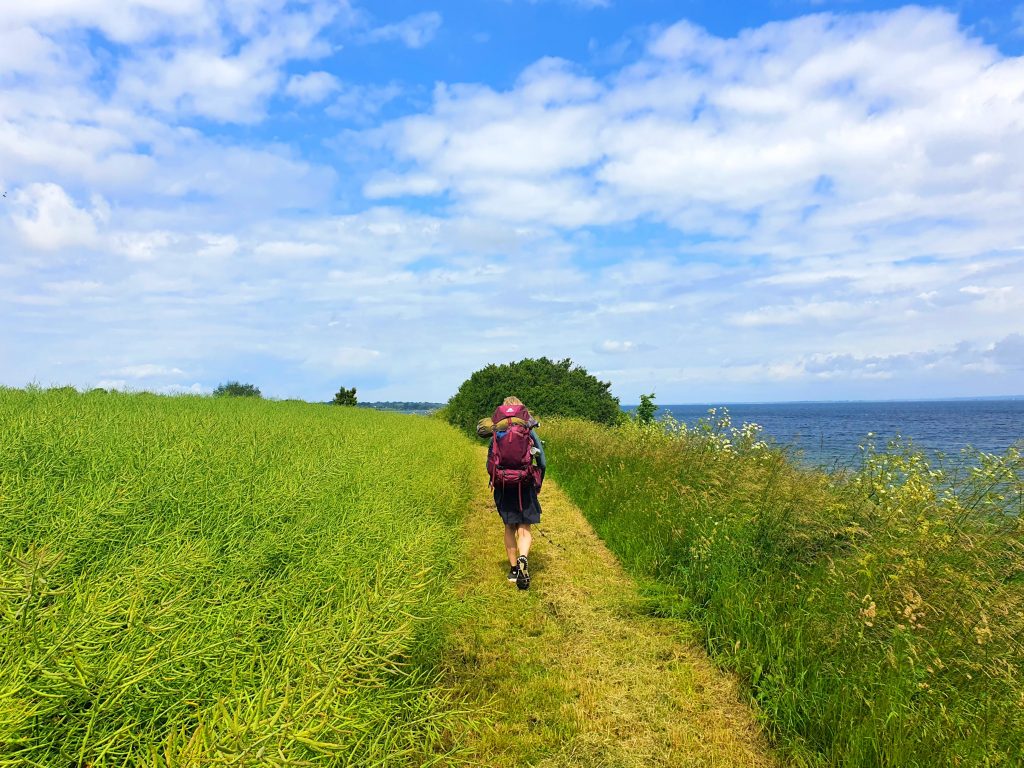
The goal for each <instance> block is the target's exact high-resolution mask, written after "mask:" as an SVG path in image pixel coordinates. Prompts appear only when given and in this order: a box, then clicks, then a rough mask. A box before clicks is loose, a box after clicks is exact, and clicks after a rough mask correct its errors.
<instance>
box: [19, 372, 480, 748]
mask: <svg viewBox="0 0 1024 768" xmlns="http://www.w3.org/2000/svg"><path fill="white" fill-rule="evenodd" d="M414 418H415V417H403V416H397V415H391V414H381V413H374V412H369V411H364V410H357V409H345V408H329V407H324V406H315V405H306V404H300V403H268V402H261V401H251V400H245V399H210V398H164V397H157V396H151V395H117V394H105V393H96V394H89V395H78V394H77V393H74V392H73V391H66V390H62V391H50V392H40V391H16V390H0V435H2V440H0V765H8V766H14V765H17V766H27V765H37V766H58V765H59V766H69V765H70V766H78V767H84V766H123V765H148V766H192V765H203V766H206V765H246V766H254V765H361V766H363V765H365V766H372V765H405V764H408V765H423V764H433V763H435V762H442V763H447V762H451V763H457V762H458V760H457V758H456V757H453V756H452V755H453V748H454V746H455V745H453V744H451V743H449V741H450V738H449V736H448V734H449V733H450V731H451V729H452V728H453V727H455V726H457V725H458V726H460V727H461V726H462V725H465V723H464V721H465V720H466V719H467V718H468V717H469V715H468V714H466V713H462V712H460V711H459V708H458V706H457V705H455V704H454V703H453V702H452V701H450V700H449V699H448V696H447V695H446V693H445V692H444V691H443V690H441V689H440V688H439V687H438V686H437V685H436V676H435V672H434V661H435V659H436V653H437V651H438V645H439V642H440V641H441V638H442V634H443V632H444V630H445V628H446V627H447V626H448V624H449V622H450V621H451V620H452V619H453V618H454V616H455V613H456V611H457V606H456V603H455V600H454V598H453V596H452V594H450V593H449V591H448V589H447V587H446V583H445V581H446V575H447V572H448V571H449V570H450V569H451V568H452V567H453V564H454V562H455V558H456V557H457V556H458V550H457V547H458V533H457V532H458V526H457V523H458V522H459V520H460V517H461V516H462V514H463V510H464V509H465V508H466V504H467V500H468V488H469V483H468V482H467V480H468V478H469V477H470V476H472V477H474V478H475V477H476V475H477V474H478V472H479V467H477V466H476V464H477V462H476V460H475V455H474V453H473V450H472V447H471V445H470V443H469V442H468V441H466V440H464V439H463V438H462V437H461V436H459V435H457V434H456V432H455V430H453V429H451V428H450V427H447V426H445V425H443V424H441V423H440V422H438V421H436V420H427V419H416V420H413V419H414ZM424 435H426V437H424Z"/></svg>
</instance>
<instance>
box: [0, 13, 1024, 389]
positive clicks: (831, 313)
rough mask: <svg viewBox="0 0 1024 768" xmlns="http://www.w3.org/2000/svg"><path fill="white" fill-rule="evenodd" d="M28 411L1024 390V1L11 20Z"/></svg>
mask: <svg viewBox="0 0 1024 768" xmlns="http://www.w3.org/2000/svg"><path fill="white" fill-rule="evenodd" d="M0 193H2V195H3V197H2V198H0V330H2V333H0V384H2V385H8V386H24V385H26V384H29V383H33V382H34V383H36V384H39V385H42V386H51V385H73V386H76V387H79V388H83V389H85V388H90V387H104V388H118V389H128V390H149V391H154V392H163V393H188V392H209V391H211V390H212V389H213V388H214V387H216V386H217V384H219V383H221V382H225V381H229V380H238V381H242V382H248V383H253V384H255V385H256V386H258V387H259V388H260V389H261V390H262V392H263V394H264V395H265V396H270V397H278V398H301V399H305V400H311V401H322V400H329V399H330V398H331V397H332V395H333V394H334V392H336V391H337V390H338V388H339V387H341V386H345V387H352V386H355V387H357V389H358V396H359V399H360V400H362V401H367V400H428V401H444V400H447V399H448V398H449V397H450V396H451V395H452V394H453V393H454V392H455V391H456V390H457V388H458V387H459V385H460V384H461V383H462V382H463V381H464V380H465V379H466V378H467V377H468V376H469V375H470V374H471V373H472V372H473V371H475V370H477V369H479V368H481V367H483V366H484V365H487V364H488V363H504V362H510V361H514V360H519V359H522V358H526V357H540V356H542V355H543V356H547V357H550V358H552V359H558V360H560V359H564V358H571V359H572V360H573V361H574V362H575V363H577V364H579V365H582V366H583V367H585V368H586V369H587V370H588V371H590V372H591V373H594V374H595V375H597V376H598V377H599V378H601V379H602V380H603V381H609V382H611V384H612V393H613V394H615V395H616V396H618V397H619V398H620V399H621V400H622V402H623V403H635V402H637V399H638V396H639V394H640V393H648V392H654V393H655V394H656V396H657V400H658V402H661V403H685V402H707V403H717V402H753V401H787V400H837V399H838V400H842V399H890V398H896V399H900V398H931V397H956V396H993V395H1011V394H1022V393H1024V385H1022V384H1021V383H1020V382H1021V381H1024V3H1021V4H1015V3H1014V2H1012V1H1011V2H1006V1H1004V0H963V1H962V2H952V3H926V4H922V5H900V4H897V3H891V2H882V1H880V0H879V1H875V2H861V1H859V0H840V1H838V2H811V1H809V0H774V1H769V2H763V1H762V2H729V3H723V2H720V0H719V1H714V2H712V1H706V0H690V1H680V0H676V1H675V2H668V1H666V0H532V1H531V0H476V1H475V2H472V3H470V2H453V1H451V0H449V1H447V2H442V1H439V2H426V3H413V2H406V1H405V0H392V2H388V3H370V2H359V0H298V1H294V2H292V1H288V0H34V1H33V2H32V3H26V2H23V0H0Z"/></svg>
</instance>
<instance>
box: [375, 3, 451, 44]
mask: <svg viewBox="0 0 1024 768" xmlns="http://www.w3.org/2000/svg"><path fill="white" fill-rule="evenodd" d="M441 23H442V18H441V14H440V13H438V12H437V11H425V12H423V13H417V14H415V15H413V16H410V17H408V18H407V19H403V20H402V21H400V22H397V23H396V24H385V25H383V26H380V27H375V28H374V29H371V30H370V31H369V32H367V33H366V39H367V41H368V42H383V41H391V40H398V41H400V42H402V43H403V44H405V45H406V46H408V47H409V48H422V47H423V46H425V45H427V43H429V42H430V41H431V40H433V39H434V36H435V35H436V34H437V31H438V30H439V29H440V28H441Z"/></svg>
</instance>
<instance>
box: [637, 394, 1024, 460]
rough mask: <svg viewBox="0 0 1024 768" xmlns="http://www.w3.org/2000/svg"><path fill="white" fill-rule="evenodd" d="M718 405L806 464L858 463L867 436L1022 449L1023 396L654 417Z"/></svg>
mask: <svg viewBox="0 0 1024 768" xmlns="http://www.w3.org/2000/svg"><path fill="white" fill-rule="evenodd" d="M723 406H724V407H725V408H727V409H728V411H729V415H730V417H731V419H732V424H733V426H735V427H739V426H740V425H741V424H743V423H744V422H753V423H755V424H760V425H761V426H762V427H763V428H764V432H763V434H764V435H766V436H767V437H768V438H770V439H771V440H774V441H775V442H777V443H780V444H782V445H786V446H789V447H790V448H792V449H793V451H794V456H795V457H796V458H797V460H798V461H799V462H800V463H802V464H805V465H809V466H819V467H825V468H842V467H856V466H858V465H859V462H860V456H861V451H860V448H859V446H861V445H863V444H864V443H865V441H866V440H867V439H869V435H871V436H873V438H872V439H873V440H874V441H875V445H877V446H878V447H879V448H884V447H885V445H886V443H887V442H888V441H889V440H890V439H893V438H895V437H897V436H899V437H902V438H903V439H909V440H911V441H913V444H914V445H915V446H916V447H918V448H920V449H921V450H923V451H925V452H926V453H928V454H935V453H943V454H945V455H946V456H949V457H950V458H955V457H957V456H959V455H960V452H961V450H962V449H963V448H965V447H967V446H972V447H974V448H976V449H978V450H982V451H985V452H986V453H1004V452H1005V451H1006V449H1007V448H1009V447H1010V446H1011V445H1014V444H1017V445H1018V446H1019V447H1022V448H1024V398H1008V399H978V400H918V401H870V402H794V403H732V404H730V403H717V404H712V403H705V404H687V405H663V406H660V407H659V408H658V412H657V414H656V416H657V417H660V416H661V415H662V414H663V413H665V412H666V411H669V412H671V413H672V415H673V417H675V418H676V419H677V420H679V421H683V422H686V424H687V425H688V426H689V425H693V424H694V423H695V422H696V421H697V420H698V419H700V418H702V417H706V416H707V415H708V409H710V408H719V409H720V408H722V407H723ZM634 408H635V406H631V407H627V408H626V409H625V410H630V411H631V410H633V409H634Z"/></svg>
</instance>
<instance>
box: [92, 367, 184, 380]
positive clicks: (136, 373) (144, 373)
mask: <svg viewBox="0 0 1024 768" xmlns="http://www.w3.org/2000/svg"><path fill="white" fill-rule="evenodd" d="M110 373H111V375H112V376H127V377H128V378H130V379H151V378H154V377H157V376H184V375H185V372H184V371H182V370H181V369H180V368H174V367H172V366H169V365H159V364H157V363H143V364H141V365H126V366H124V367H122V368H118V369H117V370H115V371H111V372H110Z"/></svg>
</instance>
